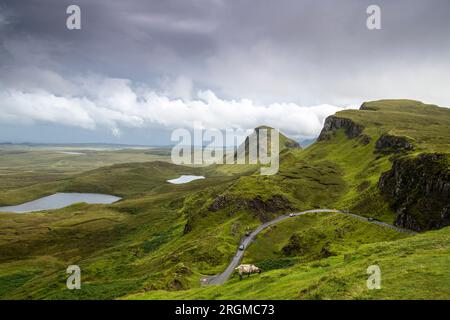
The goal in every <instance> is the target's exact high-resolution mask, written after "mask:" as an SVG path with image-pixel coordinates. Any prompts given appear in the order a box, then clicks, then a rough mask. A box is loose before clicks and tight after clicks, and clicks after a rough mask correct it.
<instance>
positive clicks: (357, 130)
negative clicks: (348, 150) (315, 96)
mask: <svg viewBox="0 0 450 320" xmlns="http://www.w3.org/2000/svg"><path fill="white" fill-rule="evenodd" d="M339 129H344V132H345V135H346V136H347V137H348V138H350V139H351V138H356V137H358V136H360V135H361V134H362V132H363V130H364V127H363V126H362V125H360V124H357V123H355V122H354V121H353V120H351V119H347V118H340V117H338V116H336V115H332V116H329V117H327V118H326V120H325V123H324V125H323V129H322V131H321V132H320V135H319V138H318V139H317V140H318V141H323V140H329V139H330V138H332V137H333V136H334V134H335V133H336V131H337V130H339Z"/></svg>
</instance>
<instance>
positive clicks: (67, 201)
mask: <svg viewBox="0 0 450 320" xmlns="http://www.w3.org/2000/svg"><path fill="white" fill-rule="evenodd" d="M120 199H121V198H119V197H116V196H111V195H108V194H98V193H55V194H53V195H51V196H47V197H43V198H39V199H37V200H33V201H30V202H25V203H23V204H20V205H17V206H8V207H0V212H15V213H26V212H35V211H42V210H53V209H61V208H64V207H67V206H70V205H72V204H74V203H79V202H85V203H90V204H109V203H113V202H116V201H119V200H120Z"/></svg>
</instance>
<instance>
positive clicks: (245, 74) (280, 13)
mask: <svg viewBox="0 0 450 320" xmlns="http://www.w3.org/2000/svg"><path fill="white" fill-rule="evenodd" d="M70 4H77V5H79V6H80V7H81V24H82V28H81V30H68V29H67V28H66V18H67V16H68V15H67V14H66V8H67V7H68V6H69V5H70ZM370 4H377V5H379V6H380V7H381V23H382V29H381V30H369V29H368V28H367V27H366V19H367V17H368V15H367V13H366V9H367V7H368V6H369V5H370ZM449 17H450V1H448V0H430V1H423V0H395V1H393V0H389V1H381V0H379V1H377V0H371V1H365V0H340V1H336V0H321V1H318V0H291V1H290V0H281V1H280V0H277V1H275V0H271V1H264V0H239V1H234V0H229V1H225V0H176V1H174V0H164V1H162V0H150V1H144V0H142V1H137V0H128V1H119V0H117V1H113V0H96V1H91V0H85V1H76V0H72V1H64V0H40V1H37V0H36V1H35V0H24V1H17V0H6V1H5V0H0V142H1V141H16V142H20V141H31V142H116V143H134V144H168V143H170V132H171V130H173V129H175V128H179V127H190V126H192V124H193V122H194V121H199V122H201V124H202V125H203V126H205V127H207V128H220V129H225V128H243V129H248V128H252V127H255V126H258V125H262V124H265V125H270V126H273V127H276V128H279V129H281V130H282V131H283V132H285V133H287V134H289V135H291V136H294V137H295V138H297V139H298V138H302V137H313V136H316V135H318V133H319V132H320V129H321V127H322V124H323V121H324V118H325V117H326V116H328V115H330V114H333V113H334V112H336V111H338V110H341V109H343V108H349V107H350V108H355V107H359V105H360V104H361V103H362V102H363V101H368V100H375V99H382V98H409V99H418V100H422V101H424V102H429V103H435V104H439V105H441V106H450V88H449V84H450V59H449V57H450V18H449Z"/></svg>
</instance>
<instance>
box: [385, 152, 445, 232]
mask: <svg viewBox="0 0 450 320" xmlns="http://www.w3.org/2000/svg"><path fill="white" fill-rule="evenodd" d="M449 163H450V156H449V155H448V154H442V153H428V154H421V155H419V156H417V157H411V156H407V157H400V158H397V159H395V160H394V161H393V164H392V169H391V170H389V171H387V172H385V173H384V174H383V175H382V176H381V177H380V180H379V183H378V186H379V188H380V189H381V192H382V193H383V194H384V195H385V196H386V197H387V199H388V201H389V203H390V205H391V206H392V208H393V209H394V210H395V211H396V212H397V217H396V219H395V225H397V226H400V227H404V228H408V229H411V230H416V231H424V230H430V229H439V228H442V227H445V226H449V225H450V171H449Z"/></svg>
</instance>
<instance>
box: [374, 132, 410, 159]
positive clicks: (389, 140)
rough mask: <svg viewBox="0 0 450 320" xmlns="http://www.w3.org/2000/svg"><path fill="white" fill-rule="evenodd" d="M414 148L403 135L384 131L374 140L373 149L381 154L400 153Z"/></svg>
mask: <svg viewBox="0 0 450 320" xmlns="http://www.w3.org/2000/svg"><path fill="white" fill-rule="evenodd" d="M411 150H414V145H413V144H412V142H411V141H409V140H408V139H407V138H405V137H400V136H394V135H390V134H388V133H384V134H383V135H381V137H380V138H379V139H378V140H377V141H376V142H375V151H376V152H379V153H383V154H390V153H400V152H405V151H411Z"/></svg>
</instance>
